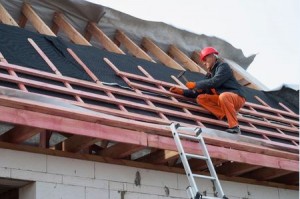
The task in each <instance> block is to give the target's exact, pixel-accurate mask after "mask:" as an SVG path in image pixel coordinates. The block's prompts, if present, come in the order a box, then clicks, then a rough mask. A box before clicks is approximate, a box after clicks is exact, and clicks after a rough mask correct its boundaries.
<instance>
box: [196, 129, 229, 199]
mask: <svg viewBox="0 0 300 199" xmlns="http://www.w3.org/2000/svg"><path fill="white" fill-rule="evenodd" d="M198 137H199V141H200V142H201V143H200V145H201V148H202V151H203V153H204V155H205V156H206V157H207V163H208V169H209V172H210V175H211V176H212V177H214V178H215V180H214V182H216V188H217V191H218V195H220V197H221V198H222V197H224V196H225V194H224V192H223V189H222V187H221V184H220V181H219V178H218V176H217V173H216V171H215V169H214V168H213V166H214V165H213V163H212V161H211V158H210V155H209V153H208V150H207V148H206V145H205V142H204V139H203V137H202V135H201V134H200V135H199V136H198Z"/></svg>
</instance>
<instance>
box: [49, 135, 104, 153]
mask: <svg viewBox="0 0 300 199" xmlns="http://www.w3.org/2000/svg"><path fill="white" fill-rule="evenodd" d="M99 141H100V139H97V138H93V137H87V136H81V135H73V136H71V137H69V138H67V139H66V140H64V141H62V142H60V143H58V144H57V145H55V149H60V150H63V151H69V152H74V153H77V152H79V151H81V150H82V149H85V148H87V147H89V146H91V145H93V144H95V143H96V142H99Z"/></svg>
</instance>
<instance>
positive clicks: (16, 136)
mask: <svg viewBox="0 0 300 199" xmlns="http://www.w3.org/2000/svg"><path fill="white" fill-rule="evenodd" d="M43 131H44V130H43V129H40V128H35V127H29V126H23V125H18V126H16V127H14V128H12V129H11V130H9V131H8V132H6V133H4V134H2V135H1V136H0V141H5V142H10V143H16V144H20V143H22V142H24V141H26V140H28V139H29V138H31V137H33V136H34V135H36V134H38V133H41V132H43Z"/></svg>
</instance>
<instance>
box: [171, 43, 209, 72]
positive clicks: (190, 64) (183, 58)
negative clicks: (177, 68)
mask: <svg viewBox="0 0 300 199" xmlns="http://www.w3.org/2000/svg"><path fill="white" fill-rule="evenodd" d="M168 53H169V54H170V55H171V56H172V57H175V58H176V59H178V60H179V61H180V62H181V63H182V66H183V67H185V68H187V69H189V70H190V71H194V72H200V73H202V74H206V71H205V70H203V69H202V68H201V67H200V66H199V65H197V64H196V63H195V62H194V61H193V60H191V59H190V58H189V57H188V56H187V55H185V54H184V53H183V52H182V51H181V50H179V48H177V47H176V46H175V45H170V47H169V51H168Z"/></svg>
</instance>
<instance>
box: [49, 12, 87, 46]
mask: <svg viewBox="0 0 300 199" xmlns="http://www.w3.org/2000/svg"><path fill="white" fill-rule="evenodd" d="M53 22H54V24H55V26H54V27H53V29H52V31H53V32H54V33H56V32H57V29H58V28H60V29H62V30H63V31H64V33H65V34H66V35H67V36H68V37H69V38H70V40H71V41H73V42H74V43H76V44H81V45H85V46H91V44H90V43H89V42H88V41H87V40H86V39H85V38H84V37H83V36H82V35H81V34H80V33H79V32H78V31H77V30H76V29H75V28H74V27H73V26H72V25H71V24H70V23H69V22H68V21H67V20H66V19H65V17H64V15H63V14H62V13H58V12H56V13H55V14H54V16H53Z"/></svg>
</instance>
